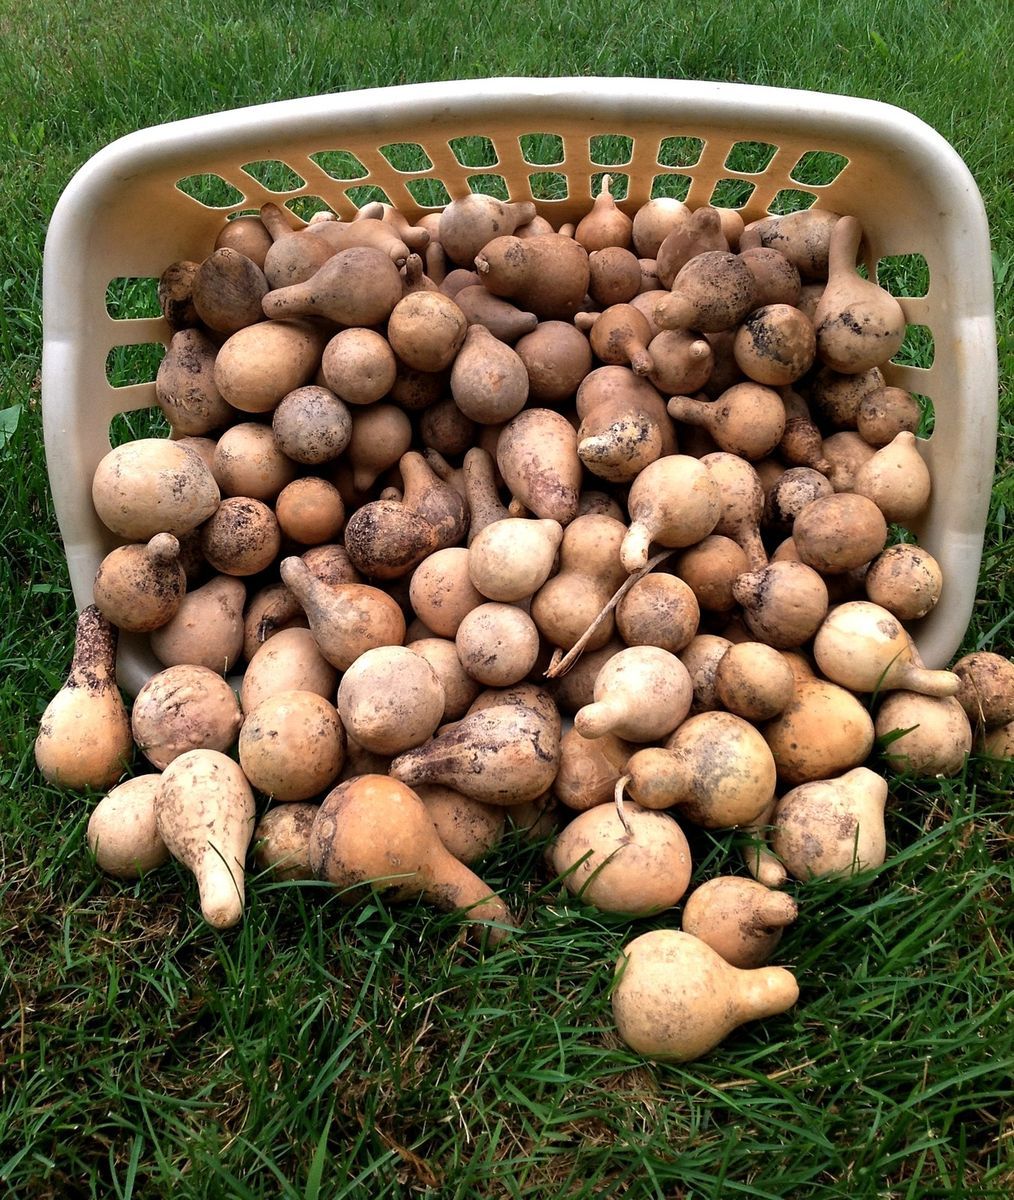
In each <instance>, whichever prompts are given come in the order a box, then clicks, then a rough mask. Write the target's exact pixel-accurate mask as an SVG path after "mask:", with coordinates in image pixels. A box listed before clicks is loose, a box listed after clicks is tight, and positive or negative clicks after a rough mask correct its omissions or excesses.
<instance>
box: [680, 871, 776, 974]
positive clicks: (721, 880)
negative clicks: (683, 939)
mask: <svg viewBox="0 0 1014 1200" xmlns="http://www.w3.org/2000/svg"><path fill="white" fill-rule="evenodd" d="M797 914H798V910H797V907H796V902H795V900H793V899H792V897H791V896H788V895H786V894H785V893H784V892H773V891H771V890H770V889H769V888H766V887H765V886H764V885H763V884H761V883H757V882H756V881H754V880H752V879H742V878H740V877H739V876H736V875H716V876H713V877H712V878H711V879H707V880H705V881H704V883H702V884H701V885H700V887H697V888H694V890H693V891H692V892H691V893H690V895H689V896H688V897H687V899H686V902H685V903H684V905H683V916H682V918H681V921H680V925H681V928H682V929H683V932H684V933H690V934H693V936H694V937H697V938H700V939H701V941H702V942H705V943H706V944H707V945H708V946H710V947H711V949H712V950H714V951H716V952H717V953H718V954H720V955H721V956H722V958H724V959H725V961H726V962H727V963H729V964H731V965H732V966H734V967H740V968H743V969H749V968H751V967H760V966H763V965H764V964H765V963H766V962H767V961H768V959H770V957H771V955H772V954H773V953H774V951H775V947H776V946H777V945H778V943H779V942H780V941H781V939H782V933H783V931H784V929H785V927H786V926H787V925H791V924H792V923H793V921H795V919H796V916H797Z"/></svg>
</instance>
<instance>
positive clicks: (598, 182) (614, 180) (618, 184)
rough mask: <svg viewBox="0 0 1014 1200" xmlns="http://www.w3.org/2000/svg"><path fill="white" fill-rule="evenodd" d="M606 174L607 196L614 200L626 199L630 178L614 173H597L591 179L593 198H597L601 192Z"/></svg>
mask: <svg viewBox="0 0 1014 1200" xmlns="http://www.w3.org/2000/svg"><path fill="white" fill-rule="evenodd" d="M607 174H608V176H609V194H610V195H611V196H612V198H613V199H614V200H624V199H626V196H627V192H628V191H629V190H630V176H629V175H622V174H620V175H617V174H616V173H615V172H614V171H608V172H607V171H598V172H597V173H596V174H595V175H593V176H592V177H591V191H592V195H593V196H597V195H598V194H599V192H601V191H602V180H603V179H604V178H605V177H606V175H607Z"/></svg>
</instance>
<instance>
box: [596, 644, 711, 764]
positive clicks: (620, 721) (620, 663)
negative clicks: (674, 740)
mask: <svg viewBox="0 0 1014 1200" xmlns="http://www.w3.org/2000/svg"><path fill="white" fill-rule="evenodd" d="M594 696H595V698H594V700H593V702H592V703H591V704H586V705H585V706H584V707H583V708H581V709H579V711H578V712H577V714H576V715H575V717H574V728H575V729H576V730H577V731H578V733H580V734H581V736H582V737H601V736H602V735H603V734H606V733H613V734H615V735H616V736H617V737H622V738H625V739H626V740H627V741H631V742H653V741H656V740H657V739H658V738H662V737H665V736H666V734H668V733H671V732H672V731H673V730H674V729H675V728H676V726H677V725H679V724H680V722H681V721H682V720H683V719H684V717H686V715H687V713H688V712H689V711H690V701H691V699H692V697H693V686H692V684H691V682H690V676H689V674H688V673H687V669H686V667H684V666H683V664H682V663H681V662H680V660H679V659H678V658H676V656H675V655H673V654H670V653H669V652H668V651H667V650H661V649H659V648H658V647H657V646H630V647H628V648H627V649H625V650H620V651H619V652H618V653H617V654H615V655H614V656H613V657H612V658H611V659H610V660H609V662H607V663H606V664H605V666H603V667H602V669H601V670H600V671H599V673H598V675H597V676H596V677H595V692H594Z"/></svg>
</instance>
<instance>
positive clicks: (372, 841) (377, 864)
mask: <svg viewBox="0 0 1014 1200" xmlns="http://www.w3.org/2000/svg"><path fill="white" fill-rule="evenodd" d="M309 859H310V865H311V867H312V868H313V871H314V873H315V874H316V875H317V877H318V878H319V879H326V880H327V881H328V882H329V883H331V884H333V885H334V886H335V887H337V888H340V889H341V890H342V893H343V899H345V900H346V901H347V902H349V903H354V902H355V901H356V900H358V899H359V898H360V897H361V895H362V891H363V888H370V889H372V890H374V891H377V892H381V893H383V894H384V895H385V896H386V897H387V898H388V899H390V900H394V901H401V900H409V899H411V898H413V897H415V896H422V897H423V898H424V899H425V900H427V901H429V902H430V903H431V904H435V905H436V906H437V907H438V908H441V909H444V910H446V911H457V910H463V912H464V914H465V915H466V917H467V918H468V919H470V920H476V921H482V922H492V923H494V924H493V925H492V926H491V927H490V929H489V934H488V936H489V940H490V943H491V944H493V945H495V944H496V943H498V942H500V941H502V940H503V938H504V937H506V936H507V934H508V932H509V927H510V925H511V920H510V914H509V913H508V911H507V906H506V905H505V904H504V902H503V901H502V900H501V899H500V898H499V896H497V895H495V894H494V892H492V891H491V890H490V888H489V887H487V885H486V884H485V883H483V881H482V880H481V879H480V878H479V877H478V876H477V875H476V874H475V873H474V872H472V871H470V870H469V869H468V867H466V866H465V865H464V863H461V862H459V861H458V860H457V859H456V858H455V857H454V856H453V855H452V854H451V853H450V852H449V851H448V850H446V849H445V847H444V845H443V843H442V842H441V841H440V838H439V836H438V835H437V831H436V828H435V827H434V824H433V821H432V819H431V818H430V815H429V813H428V812H427V810H426V806H425V805H424V804H423V802H422V800H421V799H420V798H419V796H417V795H416V793H415V792H414V791H412V789H411V788H409V787H406V786H405V784H403V783H399V782H398V780H396V779H391V778H389V777H388V776H386V775H360V776H358V777H357V778H355V779H350V780H347V781H346V782H345V783H341V784H339V785H338V787H336V788H335V789H334V791H332V792H330V793H329V794H328V796H327V797H326V798H325V799H324V801H323V803H322V804H321V806H320V808H319V810H318V812H317V815H316V817H315V818H314V822H313V826H312V828H311V830H310V843H309Z"/></svg>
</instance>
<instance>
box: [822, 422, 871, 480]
mask: <svg viewBox="0 0 1014 1200" xmlns="http://www.w3.org/2000/svg"><path fill="white" fill-rule="evenodd" d="M821 453H822V454H823V456H824V461H825V463H826V464H827V468H828V469H827V477H828V479H830V481H831V486H832V487H833V488H834V490H835V491H836V492H850V491H851V490H852V485H853V481H854V480H855V476H856V472H857V471H858V470H859V468H860V467H861V466H862V465H863V463H864V462H866V461H867V460H868V459H870V458H872V457H873V455H874V454H875V453H876V451H875V449H874V447H873V446H871V445H870V444H869V443H868V442H864V441H863V439H862V438H861V437H860V436H859V434H858V433H856V432H855V431H854V430H852V429H842V430H840V431H839V432H838V433H833V434H831V436H830V437H828V438H825V439H824V441H823V443H822V445H821Z"/></svg>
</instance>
